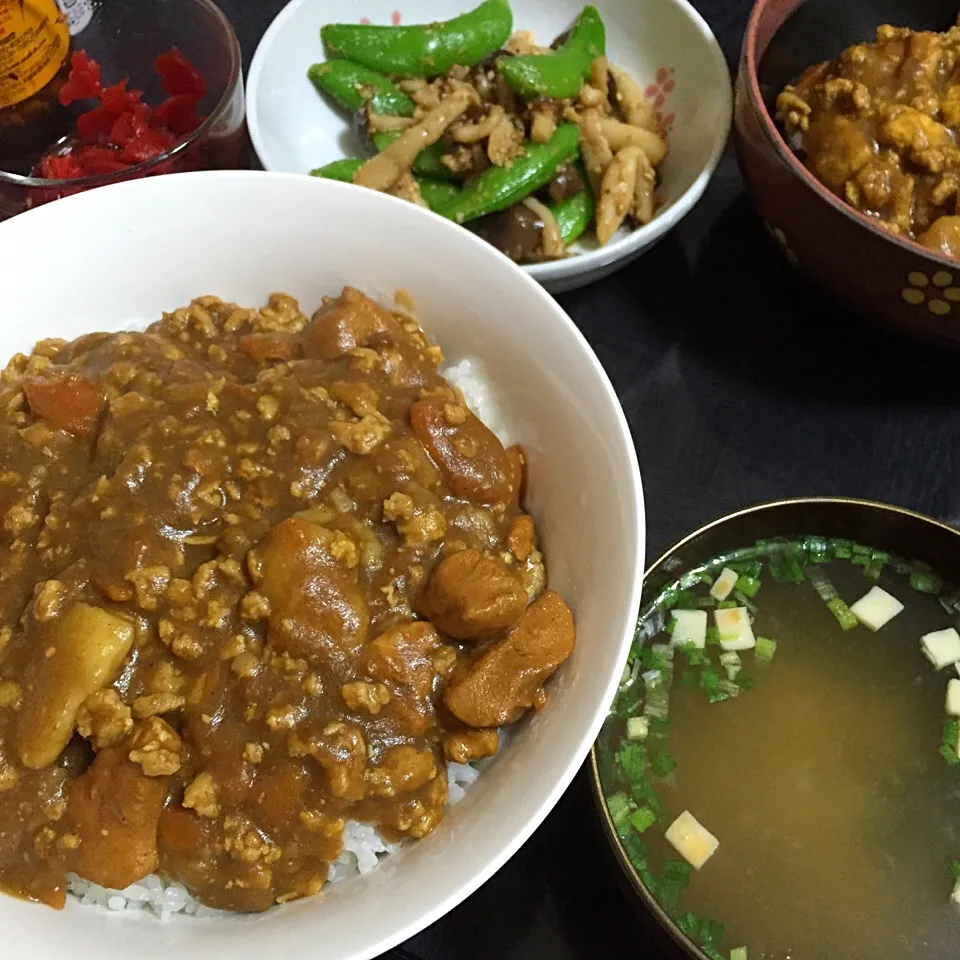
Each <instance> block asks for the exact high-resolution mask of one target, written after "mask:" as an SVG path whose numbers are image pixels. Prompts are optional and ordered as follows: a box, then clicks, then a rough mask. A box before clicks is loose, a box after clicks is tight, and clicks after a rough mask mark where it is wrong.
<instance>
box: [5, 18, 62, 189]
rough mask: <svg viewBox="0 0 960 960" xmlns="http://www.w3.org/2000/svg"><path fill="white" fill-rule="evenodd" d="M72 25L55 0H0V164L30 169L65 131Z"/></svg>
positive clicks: (22, 170) (20, 170) (12, 168)
mask: <svg viewBox="0 0 960 960" xmlns="http://www.w3.org/2000/svg"><path fill="white" fill-rule="evenodd" d="M69 53H70V31H69V29H68V27H67V22H66V17H65V16H64V15H63V13H61V11H60V9H59V8H58V7H57V3H56V0H0V170H5V171H8V172H12V173H29V172H30V169H31V167H32V166H33V164H34V162H35V161H36V159H37V157H38V156H39V155H40V154H41V153H42V152H43V151H44V150H46V149H47V148H48V147H49V146H50V145H51V144H53V143H55V142H56V141H57V140H58V139H60V137H62V136H63V135H64V134H65V133H66V132H67V119H68V118H67V114H66V111H65V110H64V108H63V107H61V106H60V103H59V101H58V100H57V93H58V91H59V90H60V87H61V86H62V85H63V82H64V81H65V80H66V78H67V75H68V73H69Z"/></svg>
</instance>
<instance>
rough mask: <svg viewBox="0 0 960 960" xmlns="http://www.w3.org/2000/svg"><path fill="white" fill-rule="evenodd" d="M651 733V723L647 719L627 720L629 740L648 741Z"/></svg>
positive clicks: (634, 718) (633, 718) (635, 718)
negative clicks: (648, 735)
mask: <svg viewBox="0 0 960 960" xmlns="http://www.w3.org/2000/svg"><path fill="white" fill-rule="evenodd" d="M649 732H650V721H649V720H648V719H647V718H646V717H629V718H628V719H627V739H628V740H646V739H647V734H648V733H649Z"/></svg>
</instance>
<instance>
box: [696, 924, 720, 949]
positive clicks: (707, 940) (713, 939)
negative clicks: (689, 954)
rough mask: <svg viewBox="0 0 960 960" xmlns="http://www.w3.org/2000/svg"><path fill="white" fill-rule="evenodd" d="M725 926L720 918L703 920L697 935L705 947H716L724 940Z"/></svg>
mask: <svg viewBox="0 0 960 960" xmlns="http://www.w3.org/2000/svg"><path fill="white" fill-rule="evenodd" d="M723 934H724V926H723V924H722V923H720V921H719V920H701V921H700V931H699V933H698V935H697V938H698V939H699V941H700V943H701V944H702V945H703V946H705V947H716V946H719V945H720V942H721V941H722V940H723Z"/></svg>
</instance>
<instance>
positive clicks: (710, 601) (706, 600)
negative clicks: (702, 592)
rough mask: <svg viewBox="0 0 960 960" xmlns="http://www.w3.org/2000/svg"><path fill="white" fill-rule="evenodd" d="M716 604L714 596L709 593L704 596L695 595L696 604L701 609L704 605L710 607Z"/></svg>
mask: <svg viewBox="0 0 960 960" xmlns="http://www.w3.org/2000/svg"><path fill="white" fill-rule="evenodd" d="M716 605H717V601H716V599H715V598H714V597H711V596H709V595H707V596H706V597H697V606H698V607H699V608H701V609H703V608H704V607H710V608H712V607H715V606H716Z"/></svg>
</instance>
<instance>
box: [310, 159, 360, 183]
mask: <svg viewBox="0 0 960 960" xmlns="http://www.w3.org/2000/svg"><path fill="white" fill-rule="evenodd" d="M364 162H365V161H363V160H361V159H360V158H359V157H346V158H345V159H343V160H333V161H332V162H330V163H327V164H324V166H322V167H317V168H316V169H315V170H311V171H310V176H311V177H320V179H322V180H338V181H339V182H340V183H353V175H354V174H355V173H356V172H357V171H358V170H359V169H360V168H361V167H362V166H363V164H364Z"/></svg>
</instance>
